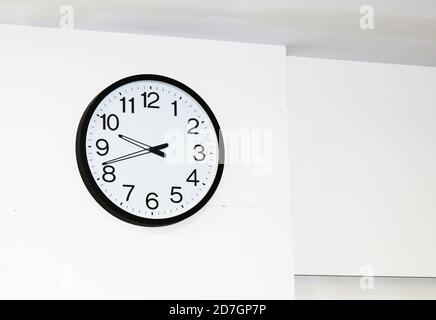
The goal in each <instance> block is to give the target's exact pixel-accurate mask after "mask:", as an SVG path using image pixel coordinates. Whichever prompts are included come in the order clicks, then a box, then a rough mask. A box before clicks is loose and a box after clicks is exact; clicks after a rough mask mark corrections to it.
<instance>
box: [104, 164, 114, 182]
mask: <svg viewBox="0 0 436 320" xmlns="http://www.w3.org/2000/svg"><path fill="white" fill-rule="evenodd" d="M102 178H103V180H104V181H106V182H114V181H115V179H116V177H115V168H114V167H112V166H104V167H103V177H102Z"/></svg>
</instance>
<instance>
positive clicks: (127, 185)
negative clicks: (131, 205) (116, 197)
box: [123, 184, 135, 201]
mask: <svg viewBox="0 0 436 320" xmlns="http://www.w3.org/2000/svg"><path fill="white" fill-rule="evenodd" d="M123 187H125V188H130V190H129V192H128V193H127V197H126V201H129V199H130V194H131V193H132V191H133V189H135V186H134V185H132V184H123Z"/></svg>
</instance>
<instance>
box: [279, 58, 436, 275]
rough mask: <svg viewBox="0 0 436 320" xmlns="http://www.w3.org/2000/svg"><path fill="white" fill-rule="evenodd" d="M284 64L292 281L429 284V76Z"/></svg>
mask: <svg viewBox="0 0 436 320" xmlns="http://www.w3.org/2000/svg"><path fill="white" fill-rule="evenodd" d="M287 64H288V104H289V116H290V118H289V119H290V136H291V162H290V163H291V209H292V213H293V218H294V226H295V228H294V252H295V255H294V257H295V272H296V273H297V274H314V275H319V274H323V275H324V274H339V275H359V274H360V272H361V267H362V266H369V267H370V268H372V270H373V272H374V274H375V275H394V276H432V277H434V276H436V253H435V250H434V245H435V243H436V233H435V230H436V196H435V195H436V165H435V163H436V144H435V137H436V107H435V96H434V94H435V92H436V69H435V68H430V67H415V66H402V65H388V64H375V63H362V62H348V61H334V60H321V59H311V58H295V57H289V58H288V59H287ZM366 270H368V269H366Z"/></svg>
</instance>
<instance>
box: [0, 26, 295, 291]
mask: <svg viewBox="0 0 436 320" xmlns="http://www.w3.org/2000/svg"><path fill="white" fill-rule="evenodd" d="M285 59H286V58H285V49H284V47H280V46H267V45H250V44H238V43H226V42H219V41H201V40H189V39H177V38H165V37H151V36H140V35H127V34H124V35H122V34H114V33H100V32H84V31H66V30H60V29H43V28H34V27H13V26H7V25H0V88H1V89H0V106H1V112H2V116H1V120H0V121H1V126H0V149H1V155H2V157H1V159H0V177H1V184H0V297H2V298H8V297H15V298H17V297H18V298H21V297H25V298H28V297H31V298H53V297H54V298H68V297H74V298H76V297H77V298H203V299H208V298H292V297H293V280H292V274H293V273H292V264H291V239H290V238H291V237H290V231H291V225H290V212H289V194H290V193H289V180H288V177H289V175H288V174H289V171H288V163H289V157H288V146H289V141H288V135H287V117H286V109H285V103H286V84H285V78H286V60H285ZM138 73H157V74H162V75H166V76H169V77H173V78H175V79H177V80H179V81H181V82H184V83H185V84H187V85H188V86H190V87H192V88H193V89H194V90H195V91H196V92H197V93H198V94H200V95H201V96H202V97H203V98H204V99H205V100H206V101H207V103H208V104H209V105H210V106H211V108H212V109H213V111H214V113H215V115H216V117H217V119H218V121H219V123H220V125H221V127H222V129H223V133H224V135H226V134H228V133H229V132H232V131H239V130H248V131H250V130H252V131H255V132H262V135H263V136H266V137H272V138H271V139H270V140H269V143H266V144H265V145H266V147H265V148H267V149H268V148H270V152H269V153H268V152H267V151H264V150H263V149H262V150H263V151H262V150H261V153H262V154H266V155H267V157H252V160H251V161H248V162H246V163H241V162H238V163H236V162H234V163H226V166H225V169H224V175H223V178H222V181H221V184H220V186H219V188H218V190H217V192H216V193H215V195H214V197H213V198H212V200H211V202H210V203H209V204H208V205H207V207H205V208H204V209H203V210H202V211H201V212H199V213H198V214H196V215H194V216H193V217H191V218H190V219H187V220H185V221H183V222H181V223H179V224H176V225H173V226H168V227H164V228H157V229H152V228H141V227H137V226H133V225H129V224H127V223H124V222H122V221H119V220H117V219H116V218H114V217H112V216H111V215H110V214H108V213H106V212H105V211H104V210H103V209H102V208H100V207H99V206H98V205H97V204H96V203H95V202H94V201H93V199H92V198H91V196H90V195H89V194H88V192H87V190H86V188H85V186H84V185H83V183H82V181H81V178H80V176H79V172H78V169H77V165H76V160H75V134H76V129H77V125H78V123H79V120H80V117H81V115H82V112H83V111H84V109H85V108H86V106H87V105H88V103H89V102H90V101H91V100H92V99H93V98H94V96H95V95H96V94H97V93H99V92H100V91H101V90H102V89H104V88H105V87H106V86H108V85H109V84H111V83H112V82H114V81H116V80H118V79H121V78H123V77H125V76H128V75H132V74H138ZM265 132H266V134H264V133H265ZM250 141H251V142H252V140H250ZM267 142H268V141H267ZM268 150H269V149H268ZM253 152H254V151H253ZM227 153H228V156H231V152H229V151H228V152H227ZM259 159H260V160H262V159H270V160H268V161H266V160H265V163H263V162H262V161H260V162H258V160H259ZM264 164H266V165H264Z"/></svg>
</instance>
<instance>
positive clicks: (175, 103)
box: [171, 100, 177, 117]
mask: <svg viewBox="0 0 436 320" xmlns="http://www.w3.org/2000/svg"><path fill="white" fill-rule="evenodd" d="M171 104H172V105H173V107H174V116H175V117H177V100H175V101H174V102H173V103H171Z"/></svg>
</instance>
